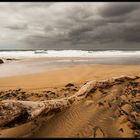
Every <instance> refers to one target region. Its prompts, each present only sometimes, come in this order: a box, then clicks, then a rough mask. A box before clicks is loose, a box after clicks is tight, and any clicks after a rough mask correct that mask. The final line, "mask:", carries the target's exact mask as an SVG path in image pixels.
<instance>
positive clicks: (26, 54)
mask: <svg viewBox="0 0 140 140" xmlns="http://www.w3.org/2000/svg"><path fill="white" fill-rule="evenodd" d="M127 56H128V57H132V56H138V57H139V56H140V51H115V50H113V51H112V50H108V51H83V50H61V51H56V50H48V51H44V50H36V51H0V58H39V57H91V58H94V57H95V58H96V57H127Z"/></svg>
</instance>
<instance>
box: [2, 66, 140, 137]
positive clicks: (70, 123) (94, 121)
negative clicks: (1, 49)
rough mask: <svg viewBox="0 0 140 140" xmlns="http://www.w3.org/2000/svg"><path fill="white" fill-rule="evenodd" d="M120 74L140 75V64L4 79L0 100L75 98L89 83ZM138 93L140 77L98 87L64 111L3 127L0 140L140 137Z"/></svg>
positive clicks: (84, 67) (83, 68)
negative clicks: (9, 139)
mask: <svg viewBox="0 0 140 140" xmlns="http://www.w3.org/2000/svg"><path fill="white" fill-rule="evenodd" d="M121 75H137V76H140V65H100V64H93V65H92V64H90V65H89V64H84V65H76V66H72V67H65V68H61V69H53V70H51V71H46V72H40V73H33V74H26V75H17V76H11V77H3V78H0V91H1V92H0V100H6V99H14V100H25V101H26V100H27V101H41V100H51V99H58V98H59V99H60V98H64V97H69V96H72V95H74V94H75V93H76V92H77V91H78V90H79V89H80V87H82V86H83V85H84V83H86V82H87V81H90V80H97V81H99V80H103V79H108V78H111V77H118V76H121ZM139 93H140V79H138V80H133V81H125V82H124V83H122V84H116V85H114V86H112V87H109V88H97V89H96V90H95V91H91V92H90V94H88V96H86V98H85V99H83V100H82V101H79V102H76V103H74V104H72V105H71V106H70V107H69V108H66V109H64V110H62V111H55V112H50V114H49V115H46V116H43V117H41V118H40V119H38V120H36V121H31V122H29V123H24V124H21V125H17V126H7V127H5V128H2V129H1V130H0V137H92V138H93V137H106V138H112V137H140V131H139V130H140V129H139V121H140V114H139V112H140V110H139V107H140V106H139V101H140V96H139V95H140V94H139ZM110 124H111V125H110Z"/></svg>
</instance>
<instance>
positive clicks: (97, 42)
mask: <svg viewBox="0 0 140 140" xmlns="http://www.w3.org/2000/svg"><path fill="white" fill-rule="evenodd" d="M139 15H140V3H139V2H131V3H130V2H120V3H119V2H114V3H111V2H110V3H109V2H102V3H101V2H89V3H88V2H81V3H80V2H79V3H78V2H73V3H72V2H66V3H64V2H55V3H51V2H48V3H47V2H42V3H41V2H40V3H35V2H30V3H20V2H14V3H0V31H1V34H0V49H14V48H16V49H140V18H139ZM10 44H11V45H10Z"/></svg>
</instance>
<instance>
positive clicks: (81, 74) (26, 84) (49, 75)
mask: <svg viewBox="0 0 140 140" xmlns="http://www.w3.org/2000/svg"><path fill="white" fill-rule="evenodd" d="M139 69H140V65H121V66H120V65H100V64H98V65H97V64H93V65H91V64H90V65H88V64H83V65H77V66H72V67H65V68H59V69H51V70H48V71H44V72H39V73H32V74H26V75H17V76H11V77H1V78H0V90H6V89H15V88H23V89H27V90H32V89H43V88H48V87H60V86H64V85H65V84H67V83H70V82H71V83H74V84H81V83H84V82H86V81H89V80H100V79H104V78H110V77H113V76H121V75H138V76H139V75H140V71H139Z"/></svg>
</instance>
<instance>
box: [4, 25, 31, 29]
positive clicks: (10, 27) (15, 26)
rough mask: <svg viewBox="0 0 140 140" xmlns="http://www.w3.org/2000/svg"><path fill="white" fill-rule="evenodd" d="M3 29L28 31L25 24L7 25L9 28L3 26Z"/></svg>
mask: <svg viewBox="0 0 140 140" xmlns="http://www.w3.org/2000/svg"><path fill="white" fill-rule="evenodd" d="M5 28H8V29H11V30H27V29H28V25H27V24H22V25H9V26H5Z"/></svg>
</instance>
